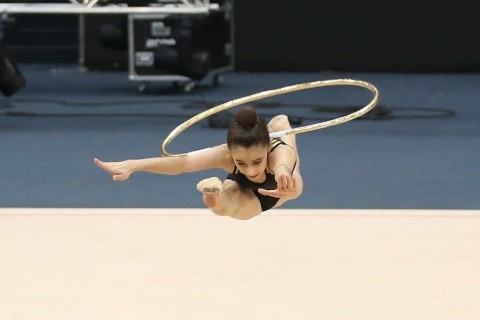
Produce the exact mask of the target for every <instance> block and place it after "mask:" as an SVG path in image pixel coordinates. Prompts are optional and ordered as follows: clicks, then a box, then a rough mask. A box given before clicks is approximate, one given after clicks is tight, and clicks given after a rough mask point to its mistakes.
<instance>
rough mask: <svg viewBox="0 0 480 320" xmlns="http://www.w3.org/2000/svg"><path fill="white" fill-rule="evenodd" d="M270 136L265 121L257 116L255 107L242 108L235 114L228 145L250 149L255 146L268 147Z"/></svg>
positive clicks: (229, 131)
mask: <svg viewBox="0 0 480 320" xmlns="http://www.w3.org/2000/svg"><path fill="white" fill-rule="evenodd" d="M269 144H270V136H269V133H268V128H267V125H266V124H265V121H264V120H263V119H262V118H260V117H258V116H257V112H256V111H255V109H254V108H253V107H250V106H247V107H242V108H241V109H239V110H238V111H237V113H235V117H234V118H233V119H232V121H231V122H230V125H229V127H228V133H227V145H228V147H229V148H230V147H232V146H242V147H245V148H249V147H251V146H254V145H261V146H268V145H269Z"/></svg>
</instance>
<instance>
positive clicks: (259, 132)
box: [94, 107, 303, 219]
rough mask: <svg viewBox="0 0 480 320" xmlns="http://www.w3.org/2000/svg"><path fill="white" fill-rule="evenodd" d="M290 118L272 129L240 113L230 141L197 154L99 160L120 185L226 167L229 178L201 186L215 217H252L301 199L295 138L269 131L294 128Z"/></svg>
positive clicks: (251, 113) (248, 112) (249, 112)
mask: <svg viewBox="0 0 480 320" xmlns="http://www.w3.org/2000/svg"><path fill="white" fill-rule="evenodd" d="M290 128H291V127H290V123H289V122H288V118H287V116H285V115H278V116H276V117H274V118H273V119H272V120H271V121H270V122H269V123H268V125H267V124H266V123H265V122H264V121H263V120H262V119H261V118H260V117H258V116H257V113H256V112H255V109H254V108H252V107H243V108H241V109H239V110H238V111H237V113H236V114H235V118H234V119H233V120H232V121H231V123H230V125H229V128H228V132H227V143H226V144H222V145H218V146H215V147H211V148H207V149H203V150H200V151H196V152H191V153H189V154H188V155H187V156H185V157H158V158H147V159H137V160H126V161H121V162H103V161H100V160H99V159H96V158H95V159H94V161H95V163H96V164H97V165H98V166H99V167H100V168H101V169H103V170H105V171H107V172H108V173H110V174H111V175H112V177H113V180H115V181H122V180H126V179H128V178H129V177H130V175H131V174H132V173H134V172H138V171H147V172H151V173H158V174H168V175H174V174H181V173H186V172H196V171H202V170H207V169H213V168H221V169H223V170H225V171H226V172H227V173H228V175H227V177H226V179H225V180H224V181H223V182H222V181H221V180H220V179H219V178H217V177H212V178H208V179H204V180H202V181H200V182H199V183H198V184H197V189H198V190H199V191H200V192H202V194H203V202H204V203H205V205H206V206H207V207H208V208H209V209H210V210H212V211H213V212H214V213H215V214H217V215H220V216H230V217H232V218H237V219H250V218H253V217H255V216H256V215H258V214H260V213H261V212H263V211H267V210H269V209H271V208H276V207H280V206H281V205H282V204H284V203H285V202H286V201H288V200H292V199H295V198H297V197H299V196H300V194H301V193H302V190H303V180H302V177H301V175H300V160H299V157H298V152H297V146H296V142H295V136H294V135H291V136H285V137H283V138H282V139H271V138H270V136H269V132H275V131H282V130H287V129H290Z"/></svg>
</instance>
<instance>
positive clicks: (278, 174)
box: [258, 166, 298, 198]
mask: <svg viewBox="0 0 480 320" xmlns="http://www.w3.org/2000/svg"><path fill="white" fill-rule="evenodd" d="M275 181H276V182H277V189H275V190H267V189H258V192H259V193H260V194H263V195H264V196H269V197H275V198H281V197H282V196H285V195H289V194H294V193H296V192H297V184H298V183H297V178H296V177H294V176H292V174H291V173H290V171H289V170H288V168H287V167H286V166H281V167H279V168H277V169H276V170H275Z"/></svg>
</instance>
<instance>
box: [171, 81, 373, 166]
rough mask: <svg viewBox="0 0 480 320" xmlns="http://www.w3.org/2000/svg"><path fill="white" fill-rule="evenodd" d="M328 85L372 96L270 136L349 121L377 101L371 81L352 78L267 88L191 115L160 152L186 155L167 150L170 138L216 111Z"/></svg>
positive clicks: (172, 155)
mask: <svg viewBox="0 0 480 320" xmlns="http://www.w3.org/2000/svg"><path fill="white" fill-rule="evenodd" d="M330 86H355V87H361V88H365V89H368V90H370V91H371V92H372V93H373V98H372V100H371V101H370V102H369V103H368V104H367V105H366V106H365V107H363V108H361V109H360V110H358V111H355V112H353V113H350V114H347V115H345V116H342V117H339V118H335V119H332V120H328V121H324V122H319V123H314V124H311V125H308V126H303V127H298V128H293V129H290V130H285V131H278V132H272V133H271V134H270V136H271V137H272V138H278V137H283V136H285V135H290V134H300V133H305V132H310V131H315V130H320V129H325V128H328V127H332V126H336V125H339V124H342V123H345V122H348V121H351V120H353V119H356V118H358V117H361V116H363V115H364V114H366V113H367V112H369V111H370V110H372V109H373V108H374V107H375V106H376V104H377V103H378V100H379V98H380V93H379V92H378V89H377V88H376V87H375V86H374V85H373V84H371V83H369V82H366V81H361V80H352V79H334V80H323V81H314V82H307V83H300V84H295V85H291V86H287V87H283V88H278V89H273V90H267V91H262V92H259V93H255V94H252V95H249V96H246V97H242V98H238V99H234V100H231V101H228V102H225V103H222V104H220V105H218V106H215V107H212V108H210V109H208V110H205V111H203V112H201V113H199V114H197V115H196V116H193V117H192V118H190V119H188V120H187V121H185V122H183V123H182V124H180V125H179V126H178V127H176V128H175V129H174V130H173V131H172V132H170V134H169V135H168V136H167V137H166V138H165V140H164V141H163V143H162V154H163V155H164V156H169V157H183V156H186V155H188V153H182V154H172V153H169V152H168V151H167V146H168V145H169V144H170V142H172V140H173V139H174V138H175V137H177V136H178V135H179V134H180V133H181V132H183V131H185V130H186V129H187V128H189V127H191V126H192V125H194V124H195V123H197V122H199V121H201V120H203V119H205V118H207V117H209V116H211V115H213V114H216V113H218V112H221V111H224V110H227V109H230V108H233V107H236V106H239V105H242V104H246V103H249V102H253V101H257V100H261V99H265V98H268V97H273V96H278V95H282V94H287V93H291V92H295V91H302V90H309V89H314V88H320V87H330Z"/></svg>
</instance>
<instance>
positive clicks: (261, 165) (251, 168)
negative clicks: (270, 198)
mask: <svg viewBox="0 0 480 320" xmlns="http://www.w3.org/2000/svg"><path fill="white" fill-rule="evenodd" d="M230 154H231V156H232V158H233V162H235V165H236V166H237V168H238V170H240V172H241V173H243V174H244V175H245V176H246V177H247V178H248V179H249V180H250V181H252V182H255V183H262V182H264V181H265V179H266V176H265V169H266V167H267V160H268V146H262V145H253V146H251V147H248V148H245V147H242V146H231V147H230Z"/></svg>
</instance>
